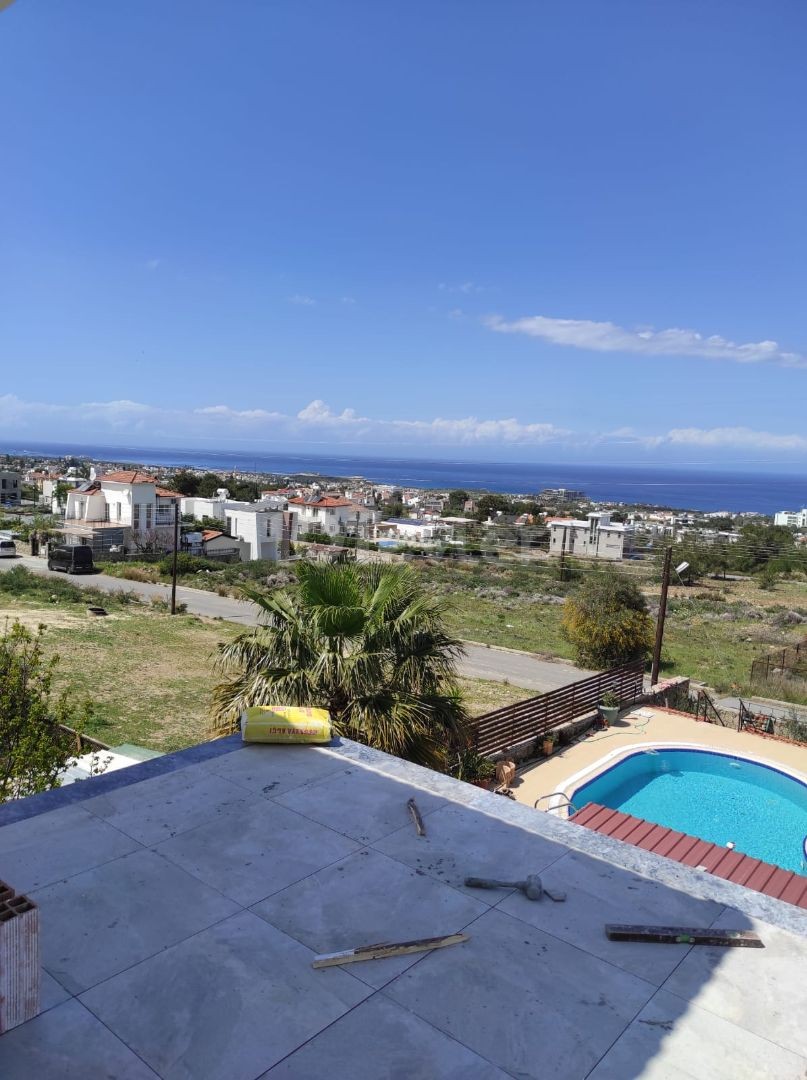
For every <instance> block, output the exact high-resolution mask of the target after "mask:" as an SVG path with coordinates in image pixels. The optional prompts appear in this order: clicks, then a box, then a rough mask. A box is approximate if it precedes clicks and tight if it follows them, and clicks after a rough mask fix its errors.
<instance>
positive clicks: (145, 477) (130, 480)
mask: <svg viewBox="0 0 807 1080" xmlns="http://www.w3.org/2000/svg"><path fill="white" fill-rule="evenodd" d="M98 479H99V480H100V481H101V482H102V483H103V481H104V480H109V481H110V482H111V483H113V484H155V483H156V482H157V481H156V478H155V477H153V476H150V475H149V474H148V473H144V472H140V470H139V469H128V470H127V471H126V472H111V473H106V474H105V475H104V476H99V477H98Z"/></svg>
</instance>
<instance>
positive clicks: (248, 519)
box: [182, 488, 298, 561]
mask: <svg viewBox="0 0 807 1080" xmlns="http://www.w3.org/2000/svg"><path fill="white" fill-rule="evenodd" d="M287 505H288V503H287V501H286V500H285V499H279V498H278V497H276V496H274V495H273V496H270V497H268V498H262V499H261V501H260V502H255V503H250V502H239V501H237V500H236V499H228V498H227V491H226V489H225V488H221V489H220V490H219V492H218V493H217V494H216V495H215V496H212V497H211V498H200V497H197V496H192V497H191V496H188V497H186V498H183V499H182V513H183V514H191V515H193V517H195V518H197V519H200V520H201V519H202V518H211V519H214V520H216V521H220V522H221V523H222V532H223V533H224V535H225V536H226V537H230V538H231V539H232V540H235V541H239V543H238V544H235V545H233V546H237V547H238V548H239V550H240V551H241V559H242V561H248V560H252V559H270V560H273V561H274V560H276V559H279V558H287V557H288V550H289V544H290V543H291V542H292V541H293V540H295V539H296V537H297V528H298V522H297V515H296V514H295V513H292V512H290V511H288V510H286V509H285V507H286V506H287ZM220 542H221V543H222V544H223V543H224V541H223V540H222V541H220Z"/></svg>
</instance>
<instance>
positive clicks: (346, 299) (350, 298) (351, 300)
mask: <svg viewBox="0 0 807 1080" xmlns="http://www.w3.org/2000/svg"><path fill="white" fill-rule="evenodd" d="M340 303H342V304H355V303H356V298H355V297H354V296H343V297H342V298H341V300H340Z"/></svg>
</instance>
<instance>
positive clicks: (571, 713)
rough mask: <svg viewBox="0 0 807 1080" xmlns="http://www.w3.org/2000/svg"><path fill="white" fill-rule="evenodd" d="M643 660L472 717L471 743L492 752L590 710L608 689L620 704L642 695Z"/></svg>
mask: <svg viewBox="0 0 807 1080" xmlns="http://www.w3.org/2000/svg"><path fill="white" fill-rule="evenodd" d="M643 675H644V661H642V660H636V661H634V662H633V663H631V664H625V665H624V666H623V667H618V668H612V669H611V670H610V671H603V672H600V674H599V675H592V676H591V677H590V678H588V679H581V680H580V682H576V683H571V684H570V685H569V686H562V687H561V688H560V689H559V690H551V691H550V692H549V693H548V694H540V695H538V697H533V698H528V699H527V700H526V701H519V702H516V704H515V705H506V706H505V707H504V708H502V709H496V711H495V712H490V713H485V715H484V716H480V717H479V718H478V719H477V721H476V733H475V745H476V749H477V751H478V752H479V753H480V754H496V753H501V752H502V751H504V750H508V749H510V748H511V747H513V746H517V745H518V744H519V743H522V742H526V741H527V740H528V739H534V738H538V737H539V736H541V735H544V734H545V733H546V732H547V731H551V730H552V729H553V728H556V727H559V726H560V725H561V724H565V723H566V722H567V721H569V720H574V719H575V717H577V716H582V715H583V714H584V713H587V712H591V710H593V709H595V708H596V707H597V704H598V703H599V701H600V699H601V698H602V696H603V694H605V693H606V692H607V691H609V690H612V691H613V692H614V693H615V694H618V695H619V699H620V701H621V702H622V704H623V705H627V704H633V703H634V702H635V701H636V700H637V699H638V698H640V697H641V696H642V692H643V691H642V681H643Z"/></svg>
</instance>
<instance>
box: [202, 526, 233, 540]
mask: <svg viewBox="0 0 807 1080" xmlns="http://www.w3.org/2000/svg"><path fill="white" fill-rule="evenodd" d="M226 535H227V534H226V533H223V532H222V531H221V529H202V543H203V544H204V543H206V542H207V541H208V540H215V539H216V537H217V536H226Z"/></svg>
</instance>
